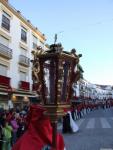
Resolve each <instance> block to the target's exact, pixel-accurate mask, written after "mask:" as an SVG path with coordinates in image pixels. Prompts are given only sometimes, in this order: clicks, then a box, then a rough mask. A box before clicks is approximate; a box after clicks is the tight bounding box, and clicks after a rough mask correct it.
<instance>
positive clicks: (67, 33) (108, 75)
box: [9, 0, 113, 85]
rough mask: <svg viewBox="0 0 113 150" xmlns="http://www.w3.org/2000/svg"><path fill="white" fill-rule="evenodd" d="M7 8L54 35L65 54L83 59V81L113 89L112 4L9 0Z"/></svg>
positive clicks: (94, 0) (112, 1)
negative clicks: (72, 50) (13, 8)
mask: <svg viewBox="0 0 113 150" xmlns="http://www.w3.org/2000/svg"><path fill="white" fill-rule="evenodd" d="M9 2H10V4H11V5H12V6H14V7H15V8H16V9H17V10H20V11H21V13H22V14H23V15H24V16H25V17H26V18H27V19H29V20H30V21H31V22H32V24H33V25H34V26H36V27H38V29H39V30H40V31H41V32H42V33H44V34H45V36H46V38H47V41H46V43H48V44H53V42H54V35H55V34H57V35H58V40H57V42H58V43H62V46H63V47H64V49H65V50H67V51H70V50H71V49H72V48H75V49H76V50H77V53H78V54H79V53H81V54H82V55H83V56H82V58H81V59H80V64H81V65H82V67H83V70H84V78H85V79H86V80H88V81H89V82H91V83H94V84H103V85H113V0H40V1H39V0H9Z"/></svg>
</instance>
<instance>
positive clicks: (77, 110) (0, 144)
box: [0, 101, 113, 150]
mask: <svg viewBox="0 0 113 150" xmlns="http://www.w3.org/2000/svg"><path fill="white" fill-rule="evenodd" d="M112 106H113V102H112V101H106V102H104V103H98V104H96V103H87V104H85V103H79V104H77V105H75V104H73V105H72V107H71V109H70V110H64V111H65V115H64V116H63V122H62V123H63V128H62V132H63V133H73V132H74V133H75V132H77V131H79V127H78V126H77V124H76V120H78V119H80V118H82V117H83V116H84V115H86V114H87V113H89V112H90V111H92V110H95V109H99V108H101V109H106V108H110V107H112ZM30 107H31V106H30ZM30 107H29V106H25V107H24V108H23V109H20V108H19V107H16V108H15V109H14V108H13V109H9V110H4V109H3V108H1V109H0V150H11V147H13V146H14V147H15V143H17V145H18V143H19V145H21V144H20V143H22V141H23V140H21V137H22V135H23V134H25V135H24V136H25V138H24V141H26V140H25V139H27V138H29V137H31V136H33V138H34V135H35V138H34V139H36V137H37V140H39V139H40V138H43V142H42V141H41V142H42V143H43V144H46V143H48V142H47V141H51V139H52V135H51V136H50V133H52V129H51V126H50V122H49V121H48V120H47V118H45V117H44V115H43V114H41V113H42V112H43V111H44V110H43V111H42V108H39V107H36V106H35V107H36V108H35V107H32V109H31V112H30ZM38 109H39V110H38ZM40 112H41V113H40ZM29 114H30V115H29ZM29 116H30V117H29ZM38 116H39V118H41V119H39V118H38ZM28 118H29V120H28ZM28 124H29V125H28ZM42 128H43V131H44V130H45V132H43V131H42ZM39 129H40V131H39ZM50 130H51V132H50ZM28 131H29V132H28ZM34 131H36V132H34ZM41 131H42V133H44V134H45V133H46V132H48V134H46V136H47V137H46V136H43V137H40V136H42V133H39V132H41ZM48 135H49V136H48ZM39 137H40V138H39ZM58 137H60V139H62V136H58ZM44 140H45V141H46V142H45V143H44ZM18 141H19V142H18ZM34 141H35V140H34ZM34 141H33V142H34ZM39 143H40V142H39ZM50 143H51V142H50ZM62 143H63V139H62ZM27 144H28V142H27ZM27 144H26V145H27ZM31 145H32V144H31ZM28 147H29V146H28ZM24 149H25V148H24ZM14 150H17V147H16V149H14ZM18 150H23V149H21V148H20V149H18ZM27 150H28V149H27ZM62 150H64V149H62Z"/></svg>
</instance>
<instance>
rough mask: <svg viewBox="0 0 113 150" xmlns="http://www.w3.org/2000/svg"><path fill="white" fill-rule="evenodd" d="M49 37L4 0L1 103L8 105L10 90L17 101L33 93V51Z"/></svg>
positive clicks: (0, 1)
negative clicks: (31, 61)
mask: <svg viewBox="0 0 113 150" xmlns="http://www.w3.org/2000/svg"><path fill="white" fill-rule="evenodd" d="M45 41H46V38H45V36H44V34H42V33H41V32H40V31H39V30H38V28H36V27H34V26H33V25H32V24H31V22H30V21H29V20H27V19H25V18H24V17H23V16H22V14H21V12H20V11H18V10H16V9H15V8H13V7H12V6H11V5H10V4H9V2H8V0H0V105H4V106H6V105H7V102H8V99H9V97H8V96H9V95H10V93H11V94H12V99H13V102H14V103H17V104H21V103H22V102H24V101H27V99H28V97H32V96H33V91H35V89H33V88H34V86H33V82H32V76H31V70H32V64H31V63H30V60H31V59H32V57H33V56H32V54H31V51H32V50H36V48H37V46H41V47H42V48H44V49H45V48H46V47H45Z"/></svg>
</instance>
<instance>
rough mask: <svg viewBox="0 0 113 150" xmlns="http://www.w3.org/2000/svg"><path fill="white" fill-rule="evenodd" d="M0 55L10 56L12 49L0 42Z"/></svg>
mask: <svg viewBox="0 0 113 150" xmlns="http://www.w3.org/2000/svg"><path fill="white" fill-rule="evenodd" d="M0 55H2V57H5V58H7V59H11V58H12V49H10V48H9V47H7V46H5V45H3V44H1V43H0Z"/></svg>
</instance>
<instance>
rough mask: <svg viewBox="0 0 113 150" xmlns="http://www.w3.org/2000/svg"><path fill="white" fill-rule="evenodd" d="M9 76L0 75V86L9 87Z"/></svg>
mask: <svg viewBox="0 0 113 150" xmlns="http://www.w3.org/2000/svg"><path fill="white" fill-rule="evenodd" d="M10 80H11V79H10V78H9V77H6V76H2V75H0V86H6V87H10Z"/></svg>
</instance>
